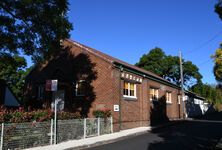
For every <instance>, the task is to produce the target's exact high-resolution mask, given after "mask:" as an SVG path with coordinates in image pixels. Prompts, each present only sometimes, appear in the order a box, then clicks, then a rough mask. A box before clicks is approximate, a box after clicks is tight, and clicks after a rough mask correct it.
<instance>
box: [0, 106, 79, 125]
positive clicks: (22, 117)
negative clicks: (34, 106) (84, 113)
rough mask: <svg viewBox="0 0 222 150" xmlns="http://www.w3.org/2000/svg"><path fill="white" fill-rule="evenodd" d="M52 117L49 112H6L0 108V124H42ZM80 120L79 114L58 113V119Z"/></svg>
mask: <svg viewBox="0 0 222 150" xmlns="http://www.w3.org/2000/svg"><path fill="white" fill-rule="evenodd" d="M53 117H54V113H53V112H52V111H51V110H50V109H47V110H34V111H30V112H26V111H24V110H23V109H16V110H8V109H6V108H5V107H3V106H1V107H0V123H2V122H4V123H19V122H32V121H37V122H42V121H47V120H50V119H52V118H53ZM77 118H80V114H79V113H71V112H58V119H60V120H66V119H77Z"/></svg>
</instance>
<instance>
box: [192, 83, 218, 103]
mask: <svg viewBox="0 0 222 150" xmlns="http://www.w3.org/2000/svg"><path fill="white" fill-rule="evenodd" d="M190 90H191V91H193V92H195V93H197V94H199V95H200V96H202V97H205V98H206V100H207V101H208V102H209V103H213V104H222V91H221V89H220V88H219V87H218V86H214V85H208V84H203V83H199V84H196V85H194V86H193V87H192V88H190Z"/></svg>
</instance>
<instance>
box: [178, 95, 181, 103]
mask: <svg viewBox="0 0 222 150" xmlns="http://www.w3.org/2000/svg"><path fill="white" fill-rule="evenodd" d="M180 101H181V95H178V96H177V104H180Z"/></svg>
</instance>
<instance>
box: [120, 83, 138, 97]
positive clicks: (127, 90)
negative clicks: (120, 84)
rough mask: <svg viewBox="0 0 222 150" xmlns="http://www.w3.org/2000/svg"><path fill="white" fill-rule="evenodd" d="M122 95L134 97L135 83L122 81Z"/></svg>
mask: <svg viewBox="0 0 222 150" xmlns="http://www.w3.org/2000/svg"><path fill="white" fill-rule="evenodd" d="M123 96H124V97H131V98H136V84H134V83H130V82H125V81H124V88H123Z"/></svg>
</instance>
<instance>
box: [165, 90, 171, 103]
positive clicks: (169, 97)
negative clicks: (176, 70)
mask: <svg viewBox="0 0 222 150" xmlns="http://www.w3.org/2000/svg"><path fill="white" fill-rule="evenodd" d="M166 102H167V103H172V101H171V92H166Z"/></svg>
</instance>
